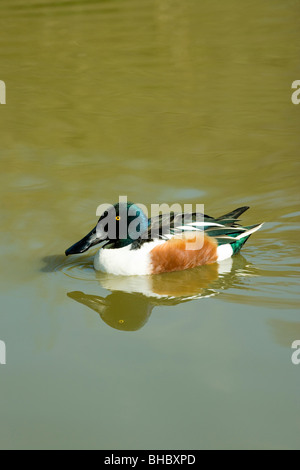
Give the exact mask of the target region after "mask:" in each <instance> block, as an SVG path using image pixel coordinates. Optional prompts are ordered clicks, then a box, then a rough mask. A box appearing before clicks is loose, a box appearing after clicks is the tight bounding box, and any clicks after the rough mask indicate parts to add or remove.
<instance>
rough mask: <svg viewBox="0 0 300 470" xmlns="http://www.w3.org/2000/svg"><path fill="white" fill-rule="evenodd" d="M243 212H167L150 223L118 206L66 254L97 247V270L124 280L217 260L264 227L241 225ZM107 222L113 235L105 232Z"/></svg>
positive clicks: (138, 210) (133, 210)
mask: <svg viewBox="0 0 300 470" xmlns="http://www.w3.org/2000/svg"><path fill="white" fill-rule="evenodd" d="M247 209H249V207H248V206H244V207H240V208H238V209H235V210H234V211H232V212H229V213H227V214H225V215H223V216H221V217H217V218H213V217H210V216H208V215H204V214H197V213H190V214H186V213H185V214H182V213H174V212H171V213H169V214H163V215H159V216H157V217H152V218H150V219H148V217H147V216H146V215H145V214H144V212H143V211H142V209H141V208H139V207H138V206H136V205H135V204H131V203H122V202H121V203H118V204H115V205H114V206H111V209H109V210H108V211H105V212H104V213H103V214H102V215H101V217H100V219H99V221H98V224H97V226H96V227H95V228H94V229H93V230H92V231H91V232H90V233H89V234H88V235H86V236H85V237H84V238H83V239H82V240H80V241H79V242H77V243H75V245H73V246H71V247H70V248H68V249H67V250H66V255H67V256H68V255H72V254H78V253H84V252H85V251H87V250H89V249H90V248H91V247H93V246H95V245H98V244H101V248H100V250H99V251H98V253H97V254H96V256H95V259H94V267H95V269H96V270H97V271H102V272H106V273H110V274H115V275H124V276H129V275H149V274H159V273H164V272H172V271H181V270H184V269H190V268H194V267H196V266H201V265H205V264H212V263H215V262H220V261H223V260H226V259H228V258H230V257H231V256H232V255H234V254H236V253H238V252H239V251H240V249H241V248H242V246H243V245H244V243H245V242H246V241H247V240H248V238H249V237H250V235H251V234H252V233H254V232H256V231H257V230H259V229H260V227H261V226H262V224H258V225H251V226H247V227H242V226H241V225H240V224H239V223H238V222H239V220H238V218H239V216H240V215H241V214H243V213H244V212H245V211H246V210H247ZM132 214H134V215H132ZM123 219H124V220H126V227H125V229H126V230H125V233H124V226H123V227H122V226H121V223H122V220H123ZM183 220H184V224H182V221H183ZM199 220H201V222H199ZM109 224H111V226H113V227H114V231H113V232H114V233H111V232H110V231H109V230H108V229H107V227H108V226H109ZM137 233H138V236H137V235H136V234H137ZM191 242H192V243H193V248H192V249H191V248H190V247H191V245H190V244H191Z"/></svg>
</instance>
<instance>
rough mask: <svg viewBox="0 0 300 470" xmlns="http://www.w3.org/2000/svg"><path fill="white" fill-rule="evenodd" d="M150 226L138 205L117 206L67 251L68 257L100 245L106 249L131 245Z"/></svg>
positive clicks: (124, 204) (121, 204)
mask: <svg viewBox="0 0 300 470" xmlns="http://www.w3.org/2000/svg"><path fill="white" fill-rule="evenodd" d="M148 224H149V221H148V217H147V216H146V215H145V213H144V212H143V210H142V209H141V208H140V207H138V206H137V205H136V204H132V203H130V202H128V203H125V202H124V203H122V202H121V203H118V204H115V205H114V206H111V207H110V208H108V209H107V210H105V211H104V212H103V214H102V215H101V217H100V219H99V221H98V224H97V225H96V227H95V228H93V230H92V231H91V232H90V233H88V234H87V235H86V236H85V237H84V238H82V240H80V241H79V242H77V243H75V245H72V246H71V247H70V248H68V249H67V250H66V255H67V256H68V255H74V254H79V253H84V252H85V251H87V250H89V249H90V248H91V247H93V246H95V245H99V244H100V243H101V244H102V246H103V247H104V246H105V247H106V248H122V247H124V246H127V245H130V244H131V243H133V242H134V241H135V240H137V239H138V238H140V236H141V235H142V234H143V233H144V232H145V231H146V230H147V228H148Z"/></svg>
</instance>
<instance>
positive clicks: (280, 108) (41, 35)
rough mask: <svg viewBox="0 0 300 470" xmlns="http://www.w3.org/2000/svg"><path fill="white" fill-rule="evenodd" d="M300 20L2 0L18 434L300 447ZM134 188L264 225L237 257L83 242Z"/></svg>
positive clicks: (8, 422)
mask: <svg viewBox="0 0 300 470" xmlns="http://www.w3.org/2000/svg"><path fill="white" fill-rule="evenodd" d="M298 17H299V2H297V1H294V0H293V1H292V0H290V1H286V2H284V4H283V3H282V2H281V1H279V0H278V1H277V0H276V1H273V2H271V3H264V4H262V3H261V2H258V1H254V2H253V1H252V2H243V3H242V4H241V2H238V1H237V0H230V1H228V2H226V4H225V3H224V5H221V4H220V3H216V2H208V1H204V2H198V1H197V0H190V1H188V2H181V1H179V0H178V1H177V0H144V1H143V2H139V1H137V0H128V1H127V0H122V1H121V0H106V1H104V0H103V1H95V0H89V1H83V0H69V1H64V2H60V1H58V0H55V1H51V2H50V1H49V2H47V1H42V0H29V1H27V2H24V1H21V0H16V1H15V2H11V1H9V0H2V2H1V19H0V23H1V25H0V40H1V51H0V65H1V67H0V79H1V80H4V81H5V83H6V92H7V104H6V105H5V106H2V105H1V106H0V119H1V150H0V157H1V168H2V171H1V174H0V182H1V185H0V191H1V227H2V230H1V244H0V250H1V256H2V262H1V290H0V297H1V316H0V340H2V341H5V344H6V349H7V365H6V366H2V365H1V366H0V381H1V382H0V383H1V389H0V390H1V392H0V393H1V395H0V396H1V401H0V412H1V425H0V447H1V448H95V447H96V448H102V449H114V448H121V449H126V448H134V449H139V448H148V449H151V448H152V449H153V448H157V449H164V448H166V449H167V448H169V449H170V448H173V449H176V448H177V449H187V448H190V449H199V448H214V447H219V448H253V447H255V448H299V431H300V426H299V411H300V407H299V382H300V380H299V377H300V366H295V365H293V364H292V362H291V355H292V349H291V344H292V342H293V341H294V340H296V339H300V319H299V287H298V286H299V249H298V231H299V227H300V218H299V215H300V214H299V206H298V202H299V158H298V152H299V143H300V139H299V124H300V108H299V107H297V106H295V105H293V104H292V103H291V91H292V90H291V83H292V82H293V81H294V80H296V79H299V76H297V74H298V72H299V70H298V68H297V64H298V58H299V53H300V43H299V25H298ZM119 195H127V196H128V199H129V200H133V201H136V202H140V203H144V204H147V205H149V204H151V203H160V202H167V203H172V202H181V203H193V204H195V203H197V202H198V203H204V204H205V210H206V212H207V213H209V214H211V215H220V214H222V213H224V212H226V211H229V210H232V209H234V208H236V207H238V206H240V205H246V204H247V205H250V206H251V211H249V212H247V213H246V214H245V215H244V217H243V221H244V222H245V223H246V224H251V223H258V222H262V221H265V222H266V223H265V225H264V228H263V229H262V230H261V231H260V232H258V233H257V234H255V235H253V237H251V239H250V240H249V241H248V243H247V245H246V246H245V247H244V249H243V251H242V254H240V255H238V256H236V257H235V258H234V260H233V263H232V266H231V265H230V264H228V265H227V266H225V267H223V268H222V269H219V268H218V267H217V266H207V267H204V268H197V269H195V270H193V271H189V272H182V273H172V274H166V275H164V276H162V275H160V276H157V277H152V278H151V277H146V278H144V279H135V278H134V279H126V278H115V277H114V276H109V275H103V274H96V273H95V272H94V270H93V268H92V256H91V254H90V253H88V254H87V255H83V256H82V257H77V258H76V257H75V258H74V257H73V258H70V259H69V258H68V259H66V258H65V257H64V255H63V253H64V250H65V249H66V248H67V247H68V246H70V245H71V244H72V243H74V242H75V241H77V240H78V239H79V238H81V237H82V236H83V235H85V234H86V233H87V232H88V231H89V230H90V229H91V228H92V227H93V226H94V225H95V221H96V217H95V213H96V208H97V206H98V205H99V204H101V203H103V202H109V203H114V202H116V201H117V200H118V197H119Z"/></svg>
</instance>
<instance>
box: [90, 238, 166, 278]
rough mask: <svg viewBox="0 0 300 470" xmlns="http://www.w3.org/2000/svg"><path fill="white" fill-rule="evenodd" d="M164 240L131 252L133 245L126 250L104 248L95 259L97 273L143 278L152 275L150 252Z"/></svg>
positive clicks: (145, 244)
mask: <svg viewBox="0 0 300 470" xmlns="http://www.w3.org/2000/svg"><path fill="white" fill-rule="evenodd" d="M162 243H165V241H164V240H157V241H154V242H149V243H144V244H143V245H142V246H141V248H139V249H137V250H131V249H130V248H131V245H128V246H125V247H124V248H112V249H111V248H103V249H100V250H99V251H98V253H97V254H96V256H95V259H94V267H95V269H96V271H102V272H105V273H110V274H115V275H119V276H143V275H147V274H151V260H150V251H151V250H153V248H155V247H156V246H157V245H160V244H162Z"/></svg>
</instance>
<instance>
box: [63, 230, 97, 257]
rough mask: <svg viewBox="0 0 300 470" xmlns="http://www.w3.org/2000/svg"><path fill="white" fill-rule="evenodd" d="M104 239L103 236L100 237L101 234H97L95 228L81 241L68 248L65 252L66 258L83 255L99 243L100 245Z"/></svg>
mask: <svg viewBox="0 0 300 470" xmlns="http://www.w3.org/2000/svg"><path fill="white" fill-rule="evenodd" d="M105 238H106V237H105ZM105 238H104V236H103V237H102V236H101V234H99V233H98V231H97V230H96V227H95V228H94V229H93V230H92V231H91V232H90V233H88V234H87V235H86V236H85V237H84V238H83V239H82V240H80V241H79V242H77V243H75V244H74V245H72V246H70V248H68V249H67V250H66V252H65V253H66V256H69V255H76V254H79V253H85V252H86V251H88V250H89V249H90V248H92V247H93V246H95V245H99V243H102V242H103V241H104V240H105Z"/></svg>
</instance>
